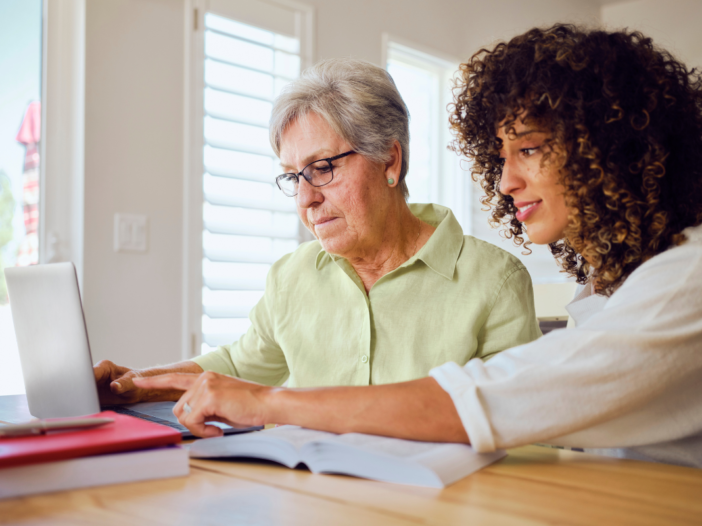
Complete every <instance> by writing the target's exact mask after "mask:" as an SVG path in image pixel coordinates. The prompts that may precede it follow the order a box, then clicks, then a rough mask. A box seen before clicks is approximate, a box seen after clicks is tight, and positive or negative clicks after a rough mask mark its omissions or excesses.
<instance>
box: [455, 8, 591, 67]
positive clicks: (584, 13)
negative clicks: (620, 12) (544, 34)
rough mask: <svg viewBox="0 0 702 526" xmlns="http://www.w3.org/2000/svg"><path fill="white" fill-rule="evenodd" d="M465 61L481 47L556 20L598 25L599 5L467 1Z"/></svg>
mask: <svg viewBox="0 0 702 526" xmlns="http://www.w3.org/2000/svg"><path fill="white" fill-rule="evenodd" d="M465 4H469V5H468V6H467V9H466V14H465V15H464V17H465V18H464V20H465V29H464V35H465V36H464V48H463V49H464V52H465V55H466V60H467V59H468V58H470V55H472V54H473V53H475V52H476V51H478V50H479V49H480V48H481V47H485V46H489V45H490V44H494V43H495V42H496V41H497V40H505V39H510V38H511V37H513V36H516V35H518V34H519V33H523V32H524V31H526V30H528V29H530V28H532V27H535V26H538V27H544V26H549V25H552V24H554V23H556V22H566V23H576V24H585V25H592V24H599V22H600V5H599V2H597V1H588V0H492V1H489V2H476V1H471V2H465Z"/></svg>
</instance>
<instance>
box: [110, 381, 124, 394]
mask: <svg viewBox="0 0 702 526" xmlns="http://www.w3.org/2000/svg"><path fill="white" fill-rule="evenodd" d="M112 387H114V390H115V391H117V392H118V393H120V392H122V384H120V383H119V382H112Z"/></svg>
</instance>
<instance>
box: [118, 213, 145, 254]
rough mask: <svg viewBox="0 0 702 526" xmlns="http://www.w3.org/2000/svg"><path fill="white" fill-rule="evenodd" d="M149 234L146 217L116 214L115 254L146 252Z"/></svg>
mask: <svg viewBox="0 0 702 526" xmlns="http://www.w3.org/2000/svg"><path fill="white" fill-rule="evenodd" d="M147 234H148V222H147V219H146V216H145V215H140V214H115V239H114V248H115V252H146V247H147Z"/></svg>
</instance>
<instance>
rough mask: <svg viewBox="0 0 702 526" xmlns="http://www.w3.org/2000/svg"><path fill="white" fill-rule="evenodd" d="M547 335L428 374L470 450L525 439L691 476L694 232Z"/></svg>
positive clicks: (695, 371)
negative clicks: (651, 463)
mask: <svg viewBox="0 0 702 526" xmlns="http://www.w3.org/2000/svg"><path fill="white" fill-rule="evenodd" d="M685 234H686V235H687V237H688V241H687V242H686V243H684V244H683V245H681V246H679V247H674V248H671V249H669V250H667V251H666V252H663V253H662V254H659V255H657V256H656V257H654V258H652V259H650V260H649V261H647V262H646V263H644V264H642V265H641V266H640V267H639V268H637V269H636V270H635V271H634V272H633V273H632V274H631V275H630V276H629V277H628V278H627V280H626V281H625V282H624V284H623V285H622V286H621V287H620V288H619V289H618V290H617V291H616V292H615V293H614V294H612V296H611V297H609V298H607V297H603V296H596V295H591V294H589V287H588V288H586V290H584V291H583V292H582V293H581V294H580V295H579V296H578V297H577V298H576V299H575V300H574V301H573V302H572V303H570V304H569V305H568V307H567V308H568V311H569V313H570V314H571V316H572V317H573V318H574V320H575V327H573V328H569V329H562V330H556V331H552V332H550V333H549V334H547V335H546V336H544V337H542V338H540V339H538V340H536V341H534V342H532V343H529V344H526V345H521V346H519V347H514V348H512V349H509V350H507V351H504V352H502V353H500V354H499V355H497V356H495V357H494V358H492V359H491V360H489V361H487V362H483V361H482V360H480V359H474V360H471V361H469V362H468V363H467V364H466V365H465V366H464V367H460V366H458V365H457V364H455V363H446V364H444V365H442V366H440V367H437V368H435V369H433V370H432V371H431V372H430V374H431V376H433V377H434V378H435V379H436V380H437V381H438V382H439V384H440V385H441V387H442V388H443V389H444V390H446V391H447V392H448V393H449V394H450V395H451V398H452V400H453V402H454V404H455V405H456V409H457V410H458V414H459V415H460V418H461V421H462V422H463V425H464V426H465V429H466V432H467V433H468V437H469V438H470V441H471V443H472V445H473V447H474V448H475V449H476V450H477V451H479V452H488V451H494V450H495V449H498V448H510V447H517V446H521V445H525V444H530V443H534V442H541V443H548V444H554V445H560V446H569V447H577V448H588V450H591V449H592V450H593V451H594V452H597V453H603V454H608V455H614V456H619V457H626V458H638V459H643V460H655V461H659V462H667V463H672V464H680V465H686V466H695V467H702V226H699V227H694V228H688V229H687V230H685Z"/></svg>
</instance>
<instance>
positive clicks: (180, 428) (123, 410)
mask: <svg viewBox="0 0 702 526" xmlns="http://www.w3.org/2000/svg"><path fill="white" fill-rule="evenodd" d="M105 409H109V410H110V411H114V412H115V413H119V414H120V415H128V416H134V417H136V418H140V419H142V420H148V421H149V422H154V423H155V424H161V425H162V426H168V427H172V428H173V429H177V430H178V431H180V432H181V433H183V435H188V436H190V435H192V433H190V430H189V429H188V428H187V427H185V426H184V425H183V424H179V423H178V422H170V421H168V420H164V419H163V418H158V417H156V416H151V415H147V414H144V413H139V412H137V411H132V410H131V409H127V408H126V407H121V406H118V405H116V406H112V407H107V408H105Z"/></svg>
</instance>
